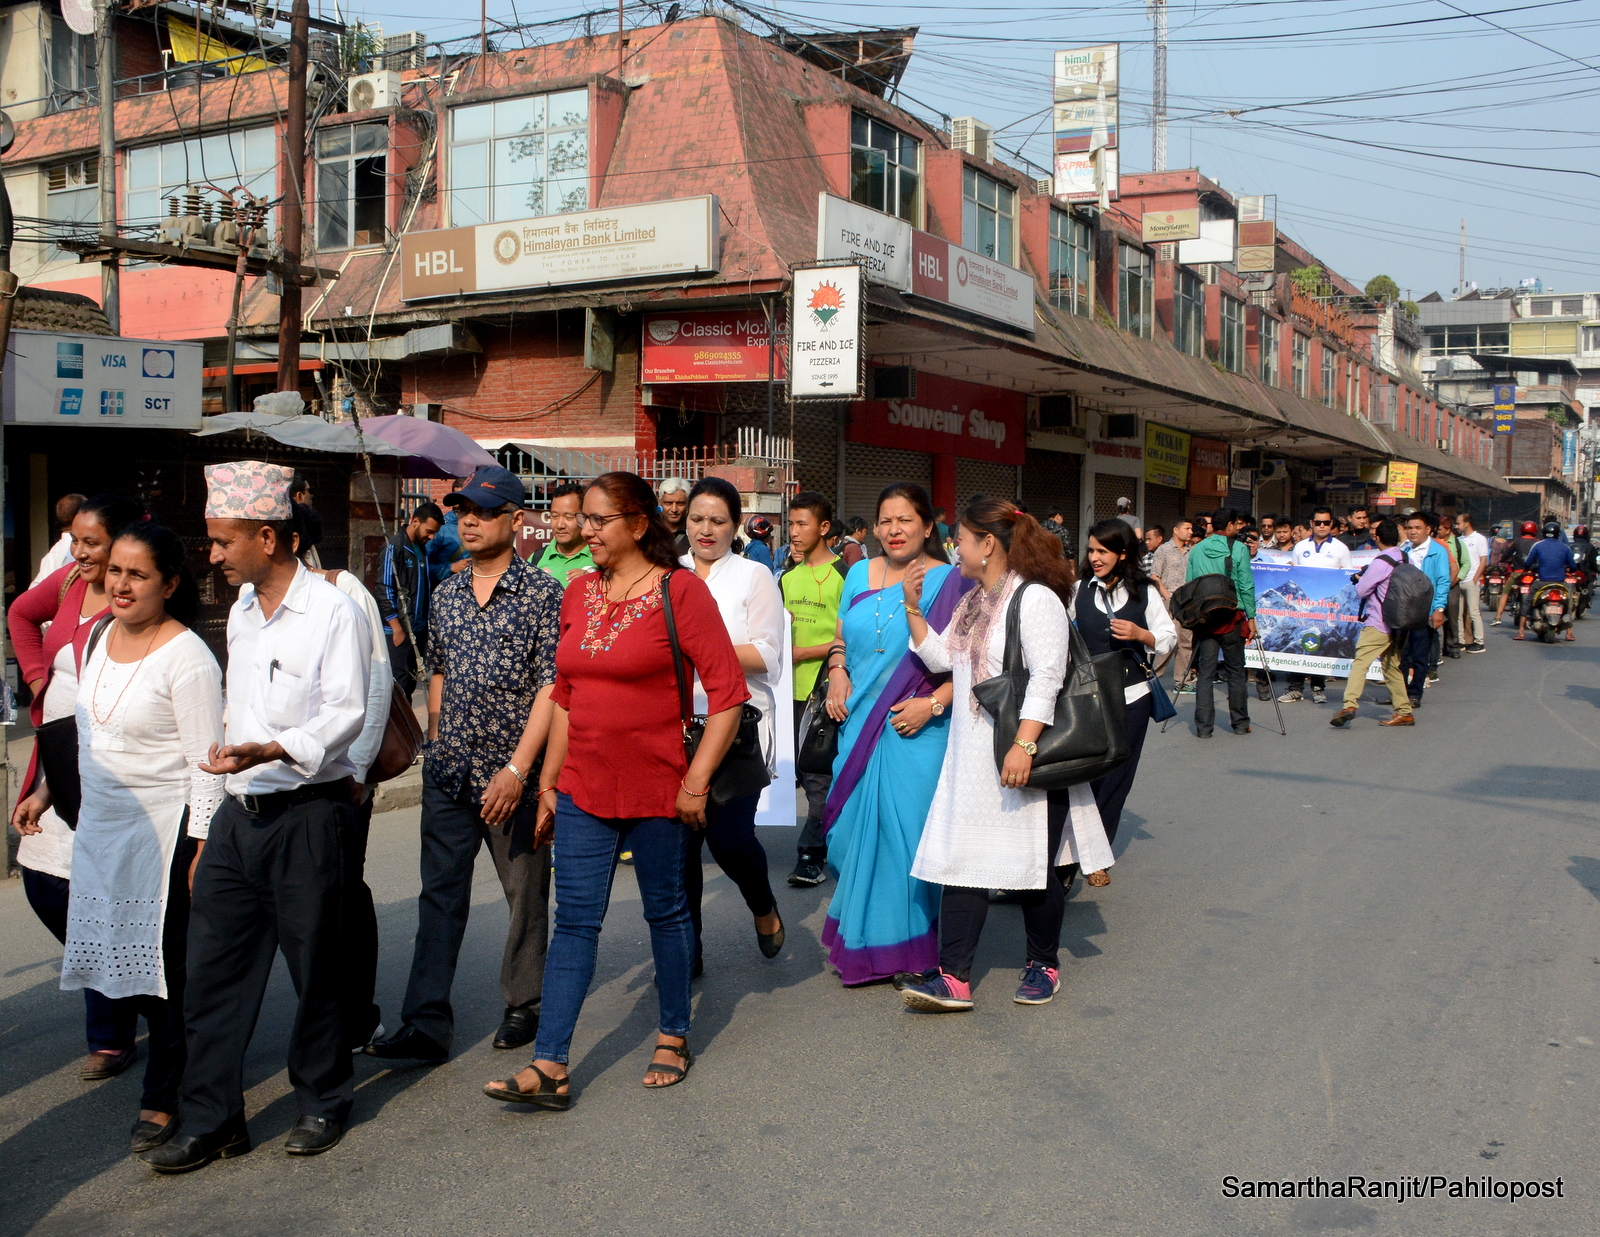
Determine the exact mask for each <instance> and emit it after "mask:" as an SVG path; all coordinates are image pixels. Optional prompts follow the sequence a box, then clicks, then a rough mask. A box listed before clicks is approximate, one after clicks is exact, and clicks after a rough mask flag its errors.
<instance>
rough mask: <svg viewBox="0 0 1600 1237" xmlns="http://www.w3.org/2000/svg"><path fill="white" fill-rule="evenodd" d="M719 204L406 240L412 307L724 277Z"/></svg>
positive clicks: (689, 203) (581, 214) (612, 212)
mask: <svg viewBox="0 0 1600 1237" xmlns="http://www.w3.org/2000/svg"><path fill="white" fill-rule="evenodd" d="M717 263H718V245H717V199H716V198H715V196H711V195H708V196H706V197H699V198H680V199H677V200H676V201H671V202H649V203H646V204H644V205H642V206H616V207H612V208H610V209H609V210H588V211H577V212H574V213H573V214H569V215H546V216H544V217H543V218H540V219H519V220H516V221H514V222H510V223H483V224H479V225H477V226H476V227H471V228H441V229H438V230H436V231H432V232H407V233H405V234H404V235H402V236H401V238H400V267H401V271H402V295H403V296H404V298H405V299H406V300H408V301H414V300H422V299H425V298H427V297H434V296H459V295H463V294H471V293H474V292H503V291H508V290H511V289H516V288H548V287H565V286H567V285H570V284H583V283H603V282H606V281H607V280H612V279H647V278H650V277H651V276H656V275H698V274H711V273H714V272H715V271H716V269H717Z"/></svg>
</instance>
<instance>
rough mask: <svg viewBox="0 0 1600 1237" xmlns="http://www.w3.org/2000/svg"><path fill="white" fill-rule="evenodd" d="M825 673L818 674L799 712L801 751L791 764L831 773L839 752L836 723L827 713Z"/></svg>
mask: <svg viewBox="0 0 1600 1237" xmlns="http://www.w3.org/2000/svg"><path fill="white" fill-rule="evenodd" d="M827 705H828V676H827V674H826V673H822V674H819V675H817V685H816V686H815V687H814V688H812V691H811V695H810V697H809V698H807V700H806V707H805V708H804V709H802V710H801V711H800V750H799V751H797V752H796V753H795V757H794V766H795V768H797V769H799V770H800V772H802V773H814V774H823V775H826V774H830V773H832V772H833V762H834V760H835V759H836V758H837V757H838V755H839V726H840V724H841V723H839V722H836V721H834V720H833V718H832V717H831V716H830V715H829V713H828V708H827Z"/></svg>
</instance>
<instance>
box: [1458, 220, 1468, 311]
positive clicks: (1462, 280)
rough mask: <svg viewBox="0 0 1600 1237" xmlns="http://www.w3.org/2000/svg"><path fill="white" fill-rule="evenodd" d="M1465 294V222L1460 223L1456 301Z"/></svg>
mask: <svg viewBox="0 0 1600 1237" xmlns="http://www.w3.org/2000/svg"><path fill="white" fill-rule="evenodd" d="M1466 294H1467V221H1466V220H1465V219H1463V220H1462V221H1461V268H1460V271H1459V273H1458V274H1457V276H1456V299H1458V300H1459V299H1460V298H1461V297H1463V296H1465V295H1466Z"/></svg>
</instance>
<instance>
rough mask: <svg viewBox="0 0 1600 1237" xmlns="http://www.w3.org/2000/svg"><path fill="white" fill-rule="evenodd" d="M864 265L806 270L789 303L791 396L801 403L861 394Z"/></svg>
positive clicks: (797, 275) (797, 280) (800, 270)
mask: <svg viewBox="0 0 1600 1237" xmlns="http://www.w3.org/2000/svg"><path fill="white" fill-rule="evenodd" d="M864 287H865V284H864V281H863V280H862V278H861V268H860V267H859V266H853V265H852V266H802V267H798V268H797V269H796V270H795V271H794V292H793V296H794V299H793V301H792V302H791V303H790V305H789V321H790V323H791V324H792V326H791V330H790V352H789V394H790V395H791V396H792V397H794V398H796V399H807V398H810V399H856V398H858V397H859V396H860V395H861V393H862V392H861V321H862V319H861V294H862V291H863V290H864Z"/></svg>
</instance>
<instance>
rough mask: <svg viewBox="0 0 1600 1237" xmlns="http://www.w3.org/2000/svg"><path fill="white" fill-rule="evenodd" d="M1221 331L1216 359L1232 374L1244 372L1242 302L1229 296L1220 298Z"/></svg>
mask: <svg viewBox="0 0 1600 1237" xmlns="http://www.w3.org/2000/svg"><path fill="white" fill-rule="evenodd" d="M1219 325H1220V327H1221V331H1220V332H1219V338H1218V340H1217V345H1218V350H1217V351H1218V355H1217V359H1218V360H1219V361H1221V362H1222V368H1223V369H1225V370H1227V371H1228V372H1229V373H1232V374H1242V373H1244V302H1243V301H1236V300H1234V299H1233V298H1232V297H1231V296H1225V297H1223V298H1222V321H1221V323H1219Z"/></svg>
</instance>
